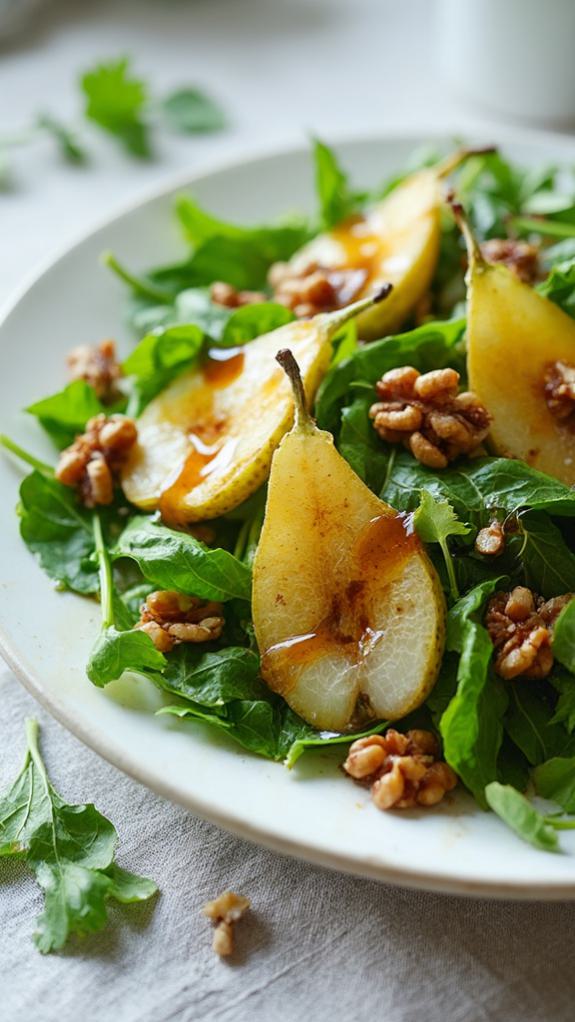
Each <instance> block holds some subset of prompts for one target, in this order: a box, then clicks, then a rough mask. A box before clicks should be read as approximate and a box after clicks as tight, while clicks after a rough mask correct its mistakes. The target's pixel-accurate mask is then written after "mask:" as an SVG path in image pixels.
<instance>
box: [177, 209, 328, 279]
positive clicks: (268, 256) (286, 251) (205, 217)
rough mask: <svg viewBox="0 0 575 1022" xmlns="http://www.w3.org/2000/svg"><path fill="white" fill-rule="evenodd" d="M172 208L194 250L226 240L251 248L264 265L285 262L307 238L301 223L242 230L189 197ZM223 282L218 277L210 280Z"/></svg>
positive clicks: (244, 228) (305, 226) (308, 234)
mask: <svg viewBox="0 0 575 1022" xmlns="http://www.w3.org/2000/svg"><path fill="white" fill-rule="evenodd" d="M175 209H176V215H177V217H178V220H179V221H180V224H181V226H182V228H183V231H184V237H185V238H186V240H187V241H188V242H189V243H190V244H191V245H192V247H193V248H194V249H195V250H198V249H199V248H201V247H202V246H203V245H204V244H206V243H207V242H209V241H213V240H214V239H217V240H218V241H221V240H222V239H223V238H226V239H227V240H229V241H237V242H240V243H241V242H243V243H244V244H246V245H253V246H254V248H255V249H257V250H258V251H259V253H260V257H261V259H262V260H263V261H264V262H266V263H267V264H268V266H269V264H270V263H273V262H277V261H278V260H280V261H283V260H286V259H289V258H290V257H291V256H292V255H293V254H294V252H295V251H296V250H297V249H298V248H301V246H302V245H304V244H305V242H306V241H308V240H309V237H310V229H309V226H308V225H307V223H306V222H305V221H303V220H296V219H293V220H292V221H291V222H284V223H279V224H275V225H272V226H266V225H264V226H256V227H242V226H241V225H239V224H234V223H230V222H229V221H227V220H221V219H220V218H218V217H216V216H214V215H213V214H212V213H208V212H207V210H205V209H202V207H201V206H200V205H199V204H198V203H197V202H196V201H195V199H194V198H193V197H192V196H191V195H184V194H182V195H180V196H178V198H177V199H176V205H175ZM223 279H225V278H223V277H219V276H215V277H213V278H212V280H223Z"/></svg>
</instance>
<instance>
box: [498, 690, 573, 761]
mask: <svg viewBox="0 0 575 1022" xmlns="http://www.w3.org/2000/svg"><path fill="white" fill-rule="evenodd" d="M508 691H509V708H508V710H507V713H506V714H505V730H506V732H507V734H508V735H509V737H510V738H511V740H512V741H513V742H514V744H515V745H516V746H517V747H518V748H519V749H520V750H521V752H522V753H523V755H524V756H525V758H526V759H527V760H528V762H529V763H530V764H531V765H532V766H537V765H538V764H539V763H544V762H545V760H547V759H551V757H553V756H565V755H569V754H570V753H571V752H573V753H574V754H575V739H573V738H571V737H570V736H569V734H568V733H567V731H566V729H565V728H564V726H563V724H561V723H558V722H554V720H553V711H552V709H551V708H550V706H549V705H548V703H546V702H545V700H544V699H543V698H542V696H541V695H540V694H539V693H538V692H534V691H533V690H532V689H531V688H530V687H529V686H528V685H521V682H519V683H518V684H517V685H510V686H509V688H508Z"/></svg>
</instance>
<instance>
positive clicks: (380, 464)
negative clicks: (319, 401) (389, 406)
mask: <svg viewBox="0 0 575 1022" xmlns="http://www.w3.org/2000/svg"><path fill="white" fill-rule="evenodd" d="M372 404H373V395H369V396H367V397H358V398H356V400H355V401H354V402H353V403H352V404H351V405H348V406H347V407H346V408H344V409H343V411H342V414H341V431H340V434H339V442H338V447H339V451H340V454H341V455H342V456H343V457H344V458H345V460H346V461H347V462H348V463H349V464H350V465H351V467H352V469H353V470H354V472H356V473H357V475H358V476H359V477H360V479H363V481H364V483H366V484H367V485H368V486H369V487H370V489H372V490H374V491H375V492H376V493H378V492H379V490H380V489H381V488H382V486H383V485H384V480H385V478H386V473H387V472H388V470H389V468H390V466H392V464H393V457H394V451H393V448H391V449H390V448H389V447H387V446H386V445H383V444H382V443H381V441H380V439H379V437H378V435H377V433H376V432H375V430H374V428H373V426H372V423H371V420H370V418H369V409H370V407H371V405H372Z"/></svg>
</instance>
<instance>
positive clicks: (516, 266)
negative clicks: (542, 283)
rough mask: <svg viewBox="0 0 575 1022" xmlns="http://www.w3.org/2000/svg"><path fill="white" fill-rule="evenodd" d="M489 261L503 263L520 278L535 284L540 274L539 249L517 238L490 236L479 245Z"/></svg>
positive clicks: (527, 282)
mask: <svg viewBox="0 0 575 1022" xmlns="http://www.w3.org/2000/svg"><path fill="white" fill-rule="evenodd" d="M479 247H480V249H481V254H482V256H483V258H484V259H486V260H487V262H488V263H503V265H504V266H507V267H508V268H509V269H510V270H512V271H513V273H514V274H515V275H516V277H519V280H522V281H523V282H524V283H525V284H534V283H535V281H536V280H538V278H539V276H540V272H539V249H538V248H537V245H530V244H529V242H528V241H520V240H518V239H515V238H490V239H489V241H484V242H482V244H481V245H480V246H479Z"/></svg>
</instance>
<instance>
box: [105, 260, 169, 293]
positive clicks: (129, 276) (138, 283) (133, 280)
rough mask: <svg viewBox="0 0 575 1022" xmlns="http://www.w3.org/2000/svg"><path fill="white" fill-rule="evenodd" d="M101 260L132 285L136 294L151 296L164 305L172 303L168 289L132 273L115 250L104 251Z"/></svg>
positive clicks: (121, 278)
mask: <svg viewBox="0 0 575 1022" xmlns="http://www.w3.org/2000/svg"><path fill="white" fill-rule="evenodd" d="M101 260H102V263H103V265H104V266H107V267H108V269H109V270H112V273H115V274H116V276H117V277H119V278H120V280H123V281H124V283H125V284H127V285H128V287H131V288H132V290H133V291H135V292H136V294H139V295H143V296H144V297H145V298H151V299H152V301H154V302H160V303H161V304H163V305H169V304H170V303H171V301H172V296H171V295H169V294H168V293H167V291H162V290H161V288H159V287H154V285H153V284H151V283H150V282H149V281H147V280H143V279H142V277H136V276H135V274H133V273H130V271H129V270H127V269H126V267H125V266H122V264H121V263H119V262H118V260H117V259H116V256H115V255H114V253H113V252H104V253H103V254H102V256H101Z"/></svg>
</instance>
